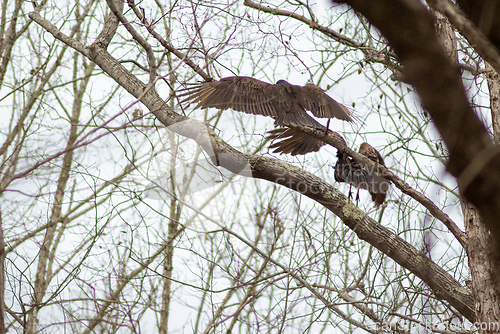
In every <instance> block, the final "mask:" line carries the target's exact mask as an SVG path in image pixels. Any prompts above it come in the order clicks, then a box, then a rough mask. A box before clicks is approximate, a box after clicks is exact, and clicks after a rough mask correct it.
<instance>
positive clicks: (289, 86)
mask: <svg viewBox="0 0 500 334" xmlns="http://www.w3.org/2000/svg"><path fill="white" fill-rule="evenodd" d="M276 84H277V85H280V86H282V87H284V88H285V89H286V91H287V92H288V93H290V94H291V93H292V87H291V85H290V84H289V83H288V81H285V80H278V82H276Z"/></svg>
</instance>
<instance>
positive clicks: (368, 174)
mask: <svg viewBox="0 0 500 334" xmlns="http://www.w3.org/2000/svg"><path fill="white" fill-rule="evenodd" d="M359 154H362V155H364V156H365V157H367V158H368V159H370V160H371V161H373V162H375V163H379V164H381V165H382V166H384V167H385V163H384V159H383V158H382V155H380V153H379V152H378V151H377V150H376V149H375V148H373V147H372V146H371V145H370V144H368V143H363V144H361V146H360V147H359ZM337 158H338V160H337V163H336V164H335V166H334V167H333V168H334V169H335V181H337V182H345V183H348V184H350V185H351V186H354V187H356V188H358V189H365V190H368V192H369V193H370V195H371V196H372V200H373V202H375V205H376V206H379V205H380V204H382V203H383V202H384V201H385V196H386V193H387V190H388V189H389V181H388V180H386V179H384V178H383V177H380V176H378V175H377V174H376V172H375V171H373V170H372V171H368V170H367V169H366V168H365V167H363V166H361V164H359V163H358V162H357V161H356V160H354V159H353V158H351V157H349V156H348V155H346V154H345V153H342V152H340V151H338V152H337ZM357 198H359V190H358V197H357Z"/></svg>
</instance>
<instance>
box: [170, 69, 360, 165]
mask: <svg viewBox="0 0 500 334" xmlns="http://www.w3.org/2000/svg"><path fill="white" fill-rule="evenodd" d="M179 96H180V97H185V98H184V99H183V100H182V101H181V103H185V102H189V103H196V104H197V105H196V108H217V109H221V110H224V109H228V108H231V109H234V110H237V111H241V112H245V113H248V114H254V115H264V116H269V117H272V118H274V119H275V125H276V126H281V127H290V126H291V127H300V126H306V127H311V128H314V129H318V130H323V131H326V128H325V127H324V126H323V125H321V124H320V123H318V122H317V121H316V120H314V118H312V117H311V116H309V115H308V114H307V112H306V110H310V111H311V112H312V113H313V115H315V116H317V117H324V118H338V119H341V120H345V121H349V122H352V121H353V119H352V118H351V115H350V113H349V110H348V109H347V108H346V107H344V106H343V105H341V104H339V103H337V102H336V101H335V100H334V99H332V98H331V97H329V96H328V95H326V94H325V92H324V91H323V90H322V89H321V88H319V87H318V86H316V85H313V84H307V85H305V86H296V85H291V84H289V83H288V82H286V81H285V80H279V81H278V82H277V83H276V84H274V85H273V84H269V83H267V82H263V81H260V80H257V79H254V78H250V77H243V76H235V77H227V78H223V79H221V80H219V81H210V82H202V83H199V84H196V85H193V86H191V87H189V88H186V89H185V92H184V93H182V94H180V95H179ZM282 132H283V133H281V134H280V136H275V137H273V138H275V139H277V138H278V137H283V135H284V134H285V133H284V132H285V131H284V130H283V131H282ZM284 138H288V139H286V141H285V142H283V143H281V144H280V143H275V144H273V146H272V148H276V150H275V152H282V153H292V155H296V154H306V153H308V152H316V151H317V150H319V148H320V147H321V146H323V145H324V143H323V142H322V141H321V140H318V139H315V138H314V137H310V136H309V135H307V134H305V133H302V132H301V131H299V130H296V131H288V132H286V136H284ZM294 145H295V146H294Z"/></svg>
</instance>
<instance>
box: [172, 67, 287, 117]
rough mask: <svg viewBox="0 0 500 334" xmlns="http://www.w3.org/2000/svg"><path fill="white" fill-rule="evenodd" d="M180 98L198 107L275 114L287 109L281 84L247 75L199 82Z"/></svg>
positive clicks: (285, 96) (285, 97) (271, 115)
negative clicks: (272, 83) (273, 83)
mask: <svg viewBox="0 0 500 334" xmlns="http://www.w3.org/2000/svg"><path fill="white" fill-rule="evenodd" d="M186 90H187V92H185V93H183V94H181V95H179V96H181V97H182V96H186V98H185V99H184V100H182V101H181V103H183V102H190V103H197V104H198V105H197V108H217V109H222V110H224V109H228V108H231V109H234V110H237V111H242V112H245V113H247V114H254V115H264V116H270V117H273V118H277V117H278V116H279V113H280V112H281V113H283V112H284V111H285V110H289V109H290V100H289V96H288V95H287V94H286V93H285V91H284V88H282V87H281V86H278V85H271V84H268V83H267V82H263V81H260V80H257V79H254V78H250V77H240V76H236V77H227V78H223V79H221V80H219V81H210V82H202V83H200V84H197V85H195V86H193V87H190V88H187V89H186Z"/></svg>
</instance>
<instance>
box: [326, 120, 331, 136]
mask: <svg viewBox="0 0 500 334" xmlns="http://www.w3.org/2000/svg"><path fill="white" fill-rule="evenodd" d="M328 130H330V119H328V121H326V130H325V135H326V134H328Z"/></svg>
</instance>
